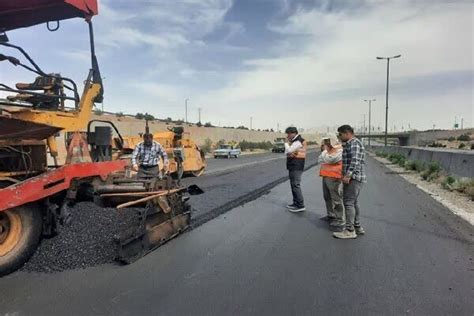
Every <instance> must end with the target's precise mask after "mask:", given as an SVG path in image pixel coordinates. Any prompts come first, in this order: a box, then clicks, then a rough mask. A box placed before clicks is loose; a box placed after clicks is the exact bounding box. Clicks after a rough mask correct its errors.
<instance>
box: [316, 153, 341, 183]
mask: <svg viewBox="0 0 474 316" xmlns="http://www.w3.org/2000/svg"><path fill="white" fill-rule="evenodd" d="M337 149H338V148H337V147H333V148H332V149H331V150H330V151H329V153H331V152H334V151H336V150H337ZM319 175H320V176H321V177H328V178H334V179H342V178H343V177H342V160H341V161H338V162H336V163H321V169H320V170H319Z"/></svg>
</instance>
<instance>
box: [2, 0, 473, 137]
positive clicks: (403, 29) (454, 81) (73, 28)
mask: <svg viewBox="0 0 474 316" xmlns="http://www.w3.org/2000/svg"><path fill="white" fill-rule="evenodd" d="M473 19H474V4H473V1H461V0H459V1H456V0H453V1H448V0H444V1H438V0H423V1H414V0H412V1H409V0H398V1H384V0H350V1H349V0H345V1H344V0H332V1H331V0H135V1H129V0H127V1H126V0H99V15H98V16H95V17H94V18H93V23H94V28H95V39H96V46H97V48H96V49H97V55H98V59H99V65H100V68H101V72H102V76H103V77H104V78H105V79H104V86H105V101H104V108H105V110H106V111H110V112H124V113H131V114H134V113H137V112H148V113H151V114H153V115H154V116H155V117H158V118H167V117H172V118H174V119H179V118H184V115H185V110H184V109H185V106H184V104H185V99H188V120H189V121H190V122H197V121H198V109H199V108H201V109H202V122H212V123H213V124H216V125H217V124H218V125H220V126H238V125H245V126H249V124H250V117H252V121H253V127H254V128H261V129H265V128H273V129H276V128H277V126H280V128H284V127H285V126H288V125H296V126H297V127H300V128H305V129H313V128H325V127H326V126H330V127H331V128H333V127H334V126H338V125H341V124H346V123H347V124H352V125H355V126H362V125H363V121H364V115H365V120H366V124H368V104H367V103H366V102H364V99H376V101H374V102H373V103H372V115H371V118H372V126H374V127H375V128H376V129H378V128H383V126H384V116H385V85H386V67H387V65H386V61H383V60H377V59H376V56H393V55H397V54H401V55H402V57H401V58H399V59H394V60H392V61H391V62H390V94H389V130H391V129H393V128H396V129H397V130H401V129H402V128H403V129H408V128H411V129H414V128H416V129H419V130H422V129H431V128H433V127H435V128H443V129H445V128H452V126H453V124H454V122H455V120H456V119H457V121H458V123H460V122H461V119H462V120H463V123H464V127H472V126H474V99H473V87H474V85H473V81H474V80H473V73H474V72H473V70H474V65H473V40H474V36H473ZM8 36H9V38H10V42H11V43H13V44H19V45H21V46H22V47H24V48H25V49H26V50H27V51H28V52H29V53H30V54H31V56H32V57H33V58H34V59H35V60H36V61H37V62H38V63H39V64H40V65H41V67H42V68H43V69H44V70H45V71H46V72H60V73H61V74H62V75H64V76H67V77H71V78H73V79H74V80H76V82H78V83H81V82H83V80H84V79H85V78H86V75H87V71H88V68H89V64H90V61H89V46H88V33H87V26H86V24H85V23H84V21H82V20H80V19H74V20H67V21H63V22H61V25H60V29H59V30H58V31H56V32H49V31H47V30H46V27H45V25H38V26H35V27H31V28H28V29H20V30H15V31H10V32H8ZM2 50H3V48H2ZM2 52H3V51H2ZM9 53H10V54H12V55H14V54H15V53H14V52H9ZM33 78H34V77H33V76H32V74H30V73H28V72H26V71H23V70H21V69H18V68H14V67H13V66H11V65H10V64H7V63H1V64H0V80H1V82H5V83H10V84H11V83H12V82H20V81H22V82H25V81H32V80H33Z"/></svg>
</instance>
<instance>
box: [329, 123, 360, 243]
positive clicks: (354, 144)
mask: <svg viewBox="0 0 474 316" xmlns="http://www.w3.org/2000/svg"><path fill="white" fill-rule="evenodd" d="M337 131H338V133H339V138H340V139H341V141H342V142H344V143H345V144H344V150H343V152H342V166H343V175H344V178H343V179H342V182H344V207H345V211H346V229H345V230H344V231H342V232H335V233H333V236H334V237H336V238H341V239H352V238H357V235H363V234H364V233H365V231H364V229H363V228H362V226H361V225H360V219H359V215H360V207H359V193H360V191H361V189H362V187H363V186H364V183H366V182H367V177H366V174H365V148H364V145H363V144H362V142H361V141H360V140H359V139H358V138H356V137H355V136H354V129H353V128H352V127H351V126H350V125H342V126H341V127H339V128H338V129H337Z"/></svg>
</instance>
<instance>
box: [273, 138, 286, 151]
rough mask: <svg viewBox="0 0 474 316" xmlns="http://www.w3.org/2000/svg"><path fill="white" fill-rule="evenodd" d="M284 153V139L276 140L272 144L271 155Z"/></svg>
mask: <svg viewBox="0 0 474 316" xmlns="http://www.w3.org/2000/svg"><path fill="white" fill-rule="evenodd" d="M284 152H285V138H277V139H275V141H274V142H273V147H272V153H284Z"/></svg>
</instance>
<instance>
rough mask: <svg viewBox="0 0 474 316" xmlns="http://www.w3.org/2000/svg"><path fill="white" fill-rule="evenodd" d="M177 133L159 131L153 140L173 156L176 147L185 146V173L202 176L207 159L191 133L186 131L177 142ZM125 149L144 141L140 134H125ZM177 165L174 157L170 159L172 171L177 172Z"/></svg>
mask: <svg viewBox="0 0 474 316" xmlns="http://www.w3.org/2000/svg"><path fill="white" fill-rule="evenodd" d="M174 137H175V133H173V132H171V131H166V132H157V133H154V134H153V140H154V141H157V142H158V143H160V144H161V145H162V146H163V147H164V148H165V149H166V153H167V154H168V156H170V157H173V150H174V149H175V148H183V151H184V161H183V169H184V172H185V173H192V174H193V175H195V176H200V175H201V174H202V173H203V172H204V169H205V168H206V166H207V163H206V160H205V159H203V158H202V156H201V151H200V150H199V147H198V146H197V145H196V144H195V143H194V142H193V141H192V140H191V139H190V138H189V134H186V133H184V134H183V138H182V139H181V140H179V141H178V144H175V141H174ZM123 140H124V144H123V147H124V148H125V149H129V150H133V149H134V148H135V146H136V145H137V144H139V143H141V142H142V141H143V139H142V138H141V137H140V136H124V137H123ZM176 170H177V165H176V162H175V161H174V160H173V159H170V172H176Z"/></svg>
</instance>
